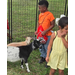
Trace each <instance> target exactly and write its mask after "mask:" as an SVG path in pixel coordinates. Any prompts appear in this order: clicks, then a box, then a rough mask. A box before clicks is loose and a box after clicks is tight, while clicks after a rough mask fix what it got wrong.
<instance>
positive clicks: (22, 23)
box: [7, 0, 68, 43]
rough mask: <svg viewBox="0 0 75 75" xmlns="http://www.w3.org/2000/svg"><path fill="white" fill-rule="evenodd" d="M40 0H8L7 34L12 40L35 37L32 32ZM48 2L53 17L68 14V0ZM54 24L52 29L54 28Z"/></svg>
mask: <svg viewBox="0 0 75 75" xmlns="http://www.w3.org/2000/svg"><path fill="white" fill-rule="evenodd" d="M39 1H40V0H8V7H7V10H8V12H7V13H8V14H7V17H8V21H9V27H10V29H9V34H10V35H11V37H12V38H13V39H11V40H10V39H9V38H10V37H9V38H8V39H9V40H8V43H10V42H14V41H24V40H25V37H27V36H31V37H35V35H34V32H35V30H36V25H37V21H38V14H39V11H38V2H39ZM47 1H48V2H49V7H48V10H49V11H50V12H52V13H53V15H54V17H55V18H57V17H60V15H61V14H65V15H66V16H68V0H47ZM56 29H57V28H56V26H55V28H54V30H56Z"/></svg>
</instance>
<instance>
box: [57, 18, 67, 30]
mask: <svg viewBox="0 0 75 75" xmlns="http://www.w3.org/2000/svg"><path fill="white" fill-rule="evenodd" d="M58 25H59V26H61V28H62V29H63V28H64V27H65V26H66V25H68V17H62V18H61V19H60V20H59V23H58Z"/></svg>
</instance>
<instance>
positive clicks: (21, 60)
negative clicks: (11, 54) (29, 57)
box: [21, 59, 24, 69]
mask: <svg viewBox="0 0 75 75" xmlns="http://www.w3.org/2000/svg"><path fill="white" fill-rule="evenodd" d="M21 68H22V69H23V68H24V67H23V59H21Z"/></svg>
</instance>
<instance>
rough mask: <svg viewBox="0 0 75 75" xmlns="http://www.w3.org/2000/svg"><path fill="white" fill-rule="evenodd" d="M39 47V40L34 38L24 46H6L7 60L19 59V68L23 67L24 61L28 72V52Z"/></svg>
mask: <svg viewBox="0 0 75 75" xmlns="http://www.w3.org/2000/svg"><path fill="white" fill-rule="evenodd" d="M39 47H40V41H39V40H34V41H33V42H31V43H30V44H29V45H26V46H19V47H13V46H8V47H7V61H10V62H16V61H18V60H21V68H23V62H25V65H26V68H27V72H30V70H29V67H28V62H27V59H28V57H29V55H30V53H31V52H32V51H33V50H35V49H37V48H39Z"/></svg>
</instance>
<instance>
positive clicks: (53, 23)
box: [42, 20, 55, 35]
mask: <svg viewBox="0 0 75 75" xmlns="http://www.w3.org/2000/svg"><path fill="white" fill-rule="evenodd" d="M50 24H51V26H50V27H49V28H48V29H46V30H45V31H43V32H42V35H45V34H46V33H47V32H48V31H49V30H51V29H52V28H53V27H54V26H55V20H53V21H51V23H50Z"/></svg>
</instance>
